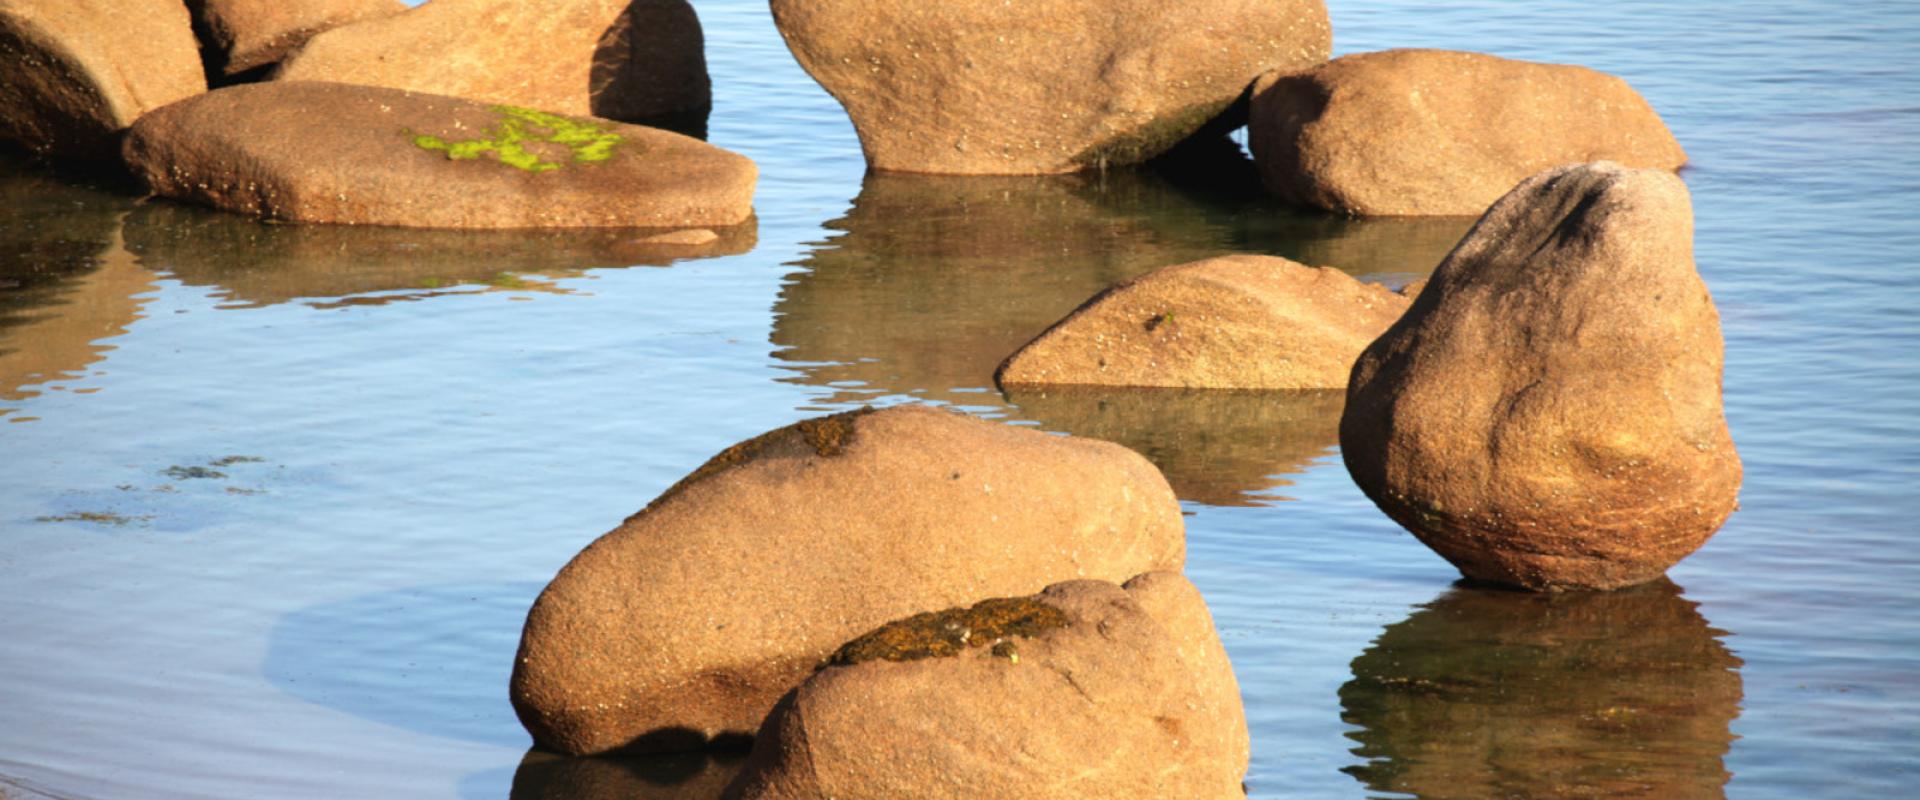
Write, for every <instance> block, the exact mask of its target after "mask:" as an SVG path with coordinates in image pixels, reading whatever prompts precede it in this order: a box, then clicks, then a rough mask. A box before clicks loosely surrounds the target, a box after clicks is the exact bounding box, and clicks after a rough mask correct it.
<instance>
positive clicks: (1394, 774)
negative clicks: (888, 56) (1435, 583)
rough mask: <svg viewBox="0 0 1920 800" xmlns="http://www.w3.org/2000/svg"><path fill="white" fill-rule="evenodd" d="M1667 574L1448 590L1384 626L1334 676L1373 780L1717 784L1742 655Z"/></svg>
mask: <svg viewBox="0 0 1920 800" xmlns="http://www.w3.org/2000/svg"><path fill="white" fill-rule="evenodd" d="M1695 606H1696V604H1695V603H1693V602H1692V601H1690V600H1687V599H1686V598H1684V597H1682V596H1681V593H1680V588H1679V587H1677V586H1675V585H1674V584H1673V583H1672V582H1671V581H1667V580H1657V581H1654V582H1652V583H1649V584H1646V585H1643V586H1637V587H1634V588H1632V589H1628V590H1624V591H1619V592H1550V593H1538V594H1535V593H1524V592H1510V591H1501V590H1491V589H1476V588H1455V589H1450V590H1448V591H1447V593H1446V594H1443V595H1441V596H1440V597H1439V598H1438V599H1436V600H1434V601H1433V602H1432V603H1429V604H1428V605H1427V606H1426V607H1425V608H1422V609H1421V610H1419V611H1418V612H1416V613H1414V614H1413V615H1412V616H1410V617H1408V618H1407V619H1406V620H1405V621H1403V622H1399V623H1396V624H1393V625H1389V626H1387V629H1386V630H1385V631H1384V632H1382V633H1381V634H1380V637H1379V638H1378V639H1376V640H1374V643H1373V645H1372V646H1371V647H1369V648H1367V651H1366V652H1365V653H1362V654H1361V655H1360V656H1359V657H1358V658H1355V659H1354V660H1353V680H1351V681H1348V682H1347V684H1346V685H1345V686H1342V687H1341V688H1340V706H1341V709H1342V713H1341V715H1340V719H1341V721H1343V722H1345V723H1347V724H1348V725H1352V726H1354V729H1355V730H1353V732H1351V733H1349V734H1347V735H1348V736H1349V737H1351V738H1352V739H1353V740H1354V741H1355V742H1356V743H1357V745H1358V746H1357V747H1355V748H1354V750H1353V752H1354V754H1355V755H1358V756H1360V757H1361V758H1363V759H1365V763H1363V764H1358V765H1355V766H1352V767H1348V768H1347V769H1346V771H1347V772H1348V774H1351V775H1353V776H1354V777H1355V778H1356V779H1358V780H1360V781H1361V782H1362V783H1364V784H1366V786H1367V788H1368V789H1371V790H1373V791H1376V792H1388V793H1392V794H1395V795H1406V796H1415V797H1463V798H1464V797H1474V798H1479V797H1527V798H1565V799H1566V800H1574V799H1575V798H1599V797H1646V798H1653V797H1659V798H1700V799H1701V800H1706V799H1707V798H1719V797H1723V796H1724V794H1725V791H1726V788H1725V787H1726V783H1727V779H1728V778H1729V777H1730V776H1729V774H1728V772H1727V768H1726V763H1725V761H1724V758H1725V756H1726V754H1727V750H1728V748H1729V746H1730V745H1731V744H1732V743H1733V739H1734V737H1733V734H1732V733H1731V732H1730V731H1729V730H1728V726H1729V725H1730V724H1731V723H1732V722H1733V720H1734V718H1736V717H1738V716H1739V715H1740V701H1741V697H1742V695H1743V688H1742V686H1741V681H1740V673H1739V668H1740V666H1741V663H1740V659H1739V658H1738V657H1737V656H1735V655H1733V654H1732V653H1730V652H1728V651H1727V648H1726V645H1724V644H1722V643H1721V642H1720V640H1719V639H1718V638H1717V637H1719V636H1722V635H1724V632H1723V631H1717V630H1714V629H1713V628H1712V627H1711V626H1709V625H1708V624H1707V621H1706V620H1705V619H1704V618H1702V617H1701V616H1700V612H1699V611H1698V610H1697V609H1696V607H1695Z"/></svg>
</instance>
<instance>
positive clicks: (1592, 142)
mask: <svg viewBox="0 0 1920 800" xmlns="http://www.w3.org/2000/svg"><path fill="white" fill-rule="evenodd" d="M1248 132H1249V133H1248V144H1249V146H1250V147H1251V148H1252V150H1253V154H1254V159H1255V160H1256V162H1258V164H1259V168H1260V174H1261V176H1262V178H1263V179H1264V180H1265V182H1266V184H1267V187H1268V188H1269V189H1271V190H1272V191H1273V192H1275V193H1276V194H1278V195H1280V196H1281V197H1283V198H1286V199H1287V200H1290V201H1292V202H1295V203H1300V204H1303V205H1311V206H1318V207H1320V208H1324V209H1327V210H1330V211H1337V212H1340V213H1344V214H1359V215H1418V214H1456V215H1467V216H1473V215H1478V214H1480V213H1481V212H1483V211H1485V210H1486V209H1487V206H1488V205H1490V204H1491V203H1492V202H1493V201H1494V200H1496V199H1499V197H1500V196H1501V195H1503V194H1506V192H1507V190H1508V189H1511V188H1513V186H1514V184H1516V183H1519V182H1520V180H1521V179H1523V178H1526V177H1527V176H1529V175H1532V174H1534V173H1536V172H1539V171H1541V170H1544V169H1547V168H1549V167H1555V166H1559V165H1562V164H1568V163H1573V162H1586V161H1600V160H1610V161H1618V162H1621V163H1623V164H1625V165H1627V166H1630V167H1637V168H1651V169H1662V170H1672V169H1677V168H1679V167H1680V166H1681V165H1682V164H1685V163H1686V160H1687V156H1686V153H1685V152H1683V151H1682V150H1681V149H1680V144H1679V143H1678V142H1676V141H1674V138H1673V134H1672V133H1670V132H1668V131H1667V126H1666V125H1665V124H1664V123H1662V122H1661V121H1660V116H1659V115H1658V114H1656V113H1654V110H1653V107H1652V106H1650V105H1648V104H1647V101H1646V100H1645V99H1644V98H1642V97H1641V96H1640V95H1639V93H1637V92H1635V91H1634V90H1633V88H1632V87H1630V86H1628V85H1627V83H1626V81H1623V80H1621V79H1619V78H1616V77H1613V76H1611V75H1607V74H1604V73H1600V72H1595V71H1593V70H1590V69H1586V68H1584V67H1575V66H1567V65H1562V64H1537V63H1532V62H1526V61H1513V60H1509V59H1504V58H1497V57H1494V56H1489V55H1482V54H1479V53H1462V52H1454V51H1448V50H1387V51H1384V52H1378V53H1361V54H1358V55H1350V56H1344V57H1341V58H1337V59H1334V60H1333V61H1329V62H1327V63H1326V64H1324V65H1321V66H1320V67H1318V68H1315V69H1312V70H1308V71H1304V72H1298V73H1293V74H1287V73H1280V72H1276V73H1273V74H1270V75H1267V76H1265V77H1263V78H1261V80H1260V83H1259V84H1258V85H1257V86H1256V87H1255V89H1254V98H1253V110H1252V119H1251V122H1250V123H1249V125H1248Z"/></svg>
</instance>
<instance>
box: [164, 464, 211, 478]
mask: <svg viewBox="0 0 1920 800" xmlns="http://www.w3.org/2000/svg"><path fill="white" fill-rule="evenodd" d="M160 474H162V475H165V476H167V477H169V478H172V479H174V480H177V481H190V480H197V479H204V480H212V479H216V478H224V477H227V473H224V472H221V471H219V470H213V469H207V468H206V467H180V466H174V467H168V468H166V469H164V470H161V472H160Z"/></svg>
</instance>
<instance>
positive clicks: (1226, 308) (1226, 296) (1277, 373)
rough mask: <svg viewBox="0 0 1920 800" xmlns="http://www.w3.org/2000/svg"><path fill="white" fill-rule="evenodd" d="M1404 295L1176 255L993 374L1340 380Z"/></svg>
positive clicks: (1316, 272) (1331, 383)
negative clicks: (1181, 260) (1178, 260)
mask: <svg viewBox="0 0 1920 800" xmlns="http://www.w3.org/2000/svg"><path fill="white" fill-rule="evenodd" d="M1406 307H1407V300H1406V298H1405V297H1403V296H1401V295H1398V294H1395V293H1394V292H1392V291H1391V290H1389V289H1387V288H1386V287H1384V286H1380V285H1378V284H1364V283H1361V282H1360V281H1358V280H1355V279H1354V278H1353V277H1352V276H1349V275H1347V274H1346V273H1344V272H1341V271H1339V270H1337V269H1334V268H1332V267H1319V268H1313V267H1307V266H1304V265H1301V264H1298V263H1295V262H1292V261H1288V260H1287V259H1284V258H1276V257H1272V256H1223V257H1220V258H1210V259H1206V260H1204V261H1196V262H1193V263H1189V264H1180V265H1176V266H1171V267H1163V268H1161V269H1158V270H1155V271H1153V272H1150V273H1148V274H1146V275H1142V276H1140V277H1138V278H1134V279H1132V280H1129V281H1126V282H1124V283H1121V284H1119V285H1116V286H1113V287H1111V288H1109V289H1107V290H1106V291H1104V292H1101V293H1100V294H1099V295H1097V296H1095V297H1094V298H1093V299H1091V300H1088V301H1087V302H1086V303H1085V304H1084V305H1082V306H1081V307H1080V308H1079V309H1077V310H1075V311H1074V312H1073V313H1072V314H1070V315H1068V316H1067V317H1066V319H1063V320H1061V321H1060V322H1058V323H1056V324H1055V325H1054V326H1053V327H1051V328H1049V329H1047V331H1046V332H1045V333H1042V334H1040V336H1039V337H1037V338H1035V339H1034V340H1033V341H1032V342H1029V343H1027V345H1026V346H1024V347H1022V348H1020V349H1019V350H1018V351H1016V352H1015V353H1014V354H1013V355H1011V356H1009V357H1008V358H1007V360H1006V362H1005V363H1003V364H1001V365H1000V369H999V371H998V372H997V373H996V374H995V376H994V378H995V380H996V381H997V382H998V383H999V384H1000V385H1001V386H1032V385H1047V384H1065V385H1096V386H1097V385H1106V386H1158V387H1176V388H1197V389H1329V388H1333V389H1337V388H1343V387H1345V386H1346V382H1347V375H1348V373H1349V372H1350V371H1351V369H1352V366H1353V359H1354V358H1355V357H1357V356H1358V355H1359V354H1360V351H1361V350H1362V349H1363V348H1365V347H1366V346H1367V344H1368V343H1370V342H1372V341H1373V340H1374V338H1375V337H1378V336H1379V335H1380V333H1381V332H1382V331H1385V330H1386V329H1387V326H1389V325H1392V324H1393V322H1394V320H1396V319H1399V318H1400V314H1401V313H1402V312H1404V311H1405V310H1406Z"/></svg>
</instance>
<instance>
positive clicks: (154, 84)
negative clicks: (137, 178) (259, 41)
mask: <svg viewBox="0 0 1920 800" xmlns="http://www.w3.org/2000/svg"><path fill="white" fill-rule="evenodd" d="M206 90H207V81H206V75H205V72H204V71H203V70H202V68H201V65H200V46H199V44H198V42H196V41H195V40H194V38H193V22H192V20H191V19H190V18H189V17H188V16H187V9H186V7H185V6H182V5H181V4H180V2H179V0H0V142H15V143H18V144H20V145H21V146H23V147H25V148H27V149H28V150H32V151H34V152H38V153H52V154H57V155H62V156H70V157H75V158H81V159H95V160H102V161H107V162H117V161H118V159H119V156H120V152H119V147H120V135H121V133H122V132H123V131H125V130H126V129H127V126H129V125H132V124H133V121H134V120H136V119H139V118H140V115H142V114H145V113H147V112H148V111H151V110H153V109H155V108H159V107H160V106H163V105H166V104H168V103H171V102H173V101H175V100H179V99H181V98H184V97H191V96H193V95H196V94H200V93H201V92H204V91H206Z"/></svg>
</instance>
